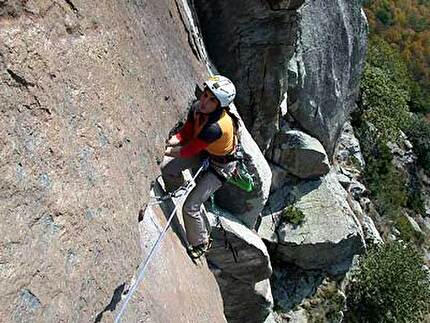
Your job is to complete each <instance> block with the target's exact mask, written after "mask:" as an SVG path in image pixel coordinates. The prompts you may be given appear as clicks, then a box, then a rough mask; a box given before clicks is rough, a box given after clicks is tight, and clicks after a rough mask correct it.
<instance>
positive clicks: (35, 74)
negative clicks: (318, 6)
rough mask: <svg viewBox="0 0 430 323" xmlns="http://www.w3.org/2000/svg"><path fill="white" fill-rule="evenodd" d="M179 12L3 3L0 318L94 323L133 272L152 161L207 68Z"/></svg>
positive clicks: (159, 4) (171, 4) (71, 0)
mask: <svg viewBox="0 0 430 323" xmlns="http://www.w3.org/2000/svg"><path fill="white" fill-rule="evenodd" d="M181 14H182V9H181V2H179V1H178V2H175V1H168V0H161V1H155V2H154V1H128V2H121V1H102V2H100V1H80V0H61V1H60V0H54V1H45V0H28V1H17V0H16V1H14V0H6V1H1V2H0V156H1V158H0V174H1V179H0V217H1V219H0V235H1V236H2V239H1V242H0V288H1V290H2V294H3V296H2V302H1V303H0V317H1V319H0V320H1V321H5V322H30V321H33V322H36V321H37V322H42V321H44V322H58V321H60V320H64V321H67V322H89V321H94V320H95V318H96V315H97V313H100V312H101V311H102V310H103V309H104V308H105V307H106V306H107V305H108V304H109V302H110V300H111V299H117V301H118V295H117V294H118V291H119V293H121V290H123V289H124V286H125V285H126V284H127V283H129V281H130V279H131V278H132V276H133V274H134V272H135V269H136V267H137V265H138V263H139V262H140V248H139V236H138V230H137V215H138V211H139V209H140V208H141V207H142V205H143V204H144V203H145V202H146V201H147V199H148V198H147V192H148V188H149V183H150V181H151V180H153V179H154V177H155V176H156V175H157V174H158V172H159V171H158V166H157V164H156V158H157V157H158V158H159V157H161V155H162V152H163V146H164V140H165V137H166V135H167V132H168V130H169V129H170V127H171V126H173V125H174V123H175V121H176V120H177V117H178V115H179V114H180V113H183V112H185V111H186V109H187V103H188V101H189V100H190V99H191V98H192V97H193V94H194V88H195V83H196V82H201V81H203V79H204V78H205V74H206V69H205V66H204V64H202V63H201V62H199V61H198V60H197V58H196V56H195V54H194V52H193V50H192V49H191V48H190V45H189V43H188V42H189V31H188V30H187V29H186V26H185V25H184V23H183V17H182V16H181ZM114 295H116V296H115V297H116V298H115V297H113V296H114Z"/></svg>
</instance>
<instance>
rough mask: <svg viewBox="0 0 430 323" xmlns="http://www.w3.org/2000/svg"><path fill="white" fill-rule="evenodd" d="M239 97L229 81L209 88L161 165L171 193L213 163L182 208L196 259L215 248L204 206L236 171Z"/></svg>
mask: <svg viewBox="0 0 430 323" xmlns="http://www.w3.org/2000/svg"><path fill="white" fill-rule="evenodd" d="M235 95H236V88H235V86H234V85H233V83H232V82H231V81H230V80H229V79H228V78H226V77H224V76H221V75H215V76H212V77H210V78H209V79H208V80H207V81H206V82H205V83H204V91H203V93H202V95H201V96H200V100H198V101H196V102H195V103H194V104H193V105H192V106H191V109H190V111H189V113H188V117H187V120H186V122H185V124H184V126H183V127H182V129H181V130H180V131H179V132H178V133H176V134H175V135H173V136H172V137H171V138H169V140H168V141H167V147H166V150H165V153H164V155H165V156H164V159H163V162H162V164H161V174H162V178H163V180H164V183H165V187H166V191H168V192H172V191H174V190H175V189H177V188H178V187H180V186H181V185H182V184H183V182H184V178H183V176H182V171H183V170H185V169H191V168H196V167H199V166H200V164H201V163H202V160H203V159H205V158H209V163H210V164H209V168H208V170H207V171H205V172H204V173H203V174H202V175H201V176H200V177H199V178H197V180H196V186H195V187H194V188H193V189H192V191H191V192H190V193H189V195H188V197H187V198H186V200H185V202H184V205H183V208H182V214H183V217H184V224H185V230H186V235H187V240H188V242H189V244H190V247H189V255H190V256H191V258H193V259H196V258H199V257H201V256H202V255H204V254H205V252H206V251H207V249H208V247H209V235H208V231H207V228H206V224H205V219H204V215H203V214H202V212H201V207H202V204H203V203H204V202H205V201H207V200H208V199H209V197H210V196H211V194H212V193H214V192H215V191H216V190H218V189H219V188H220V187H221V186H222V184H223V183H224V182H225V181H226V180H227V179H228V178H229V177H230V176H231V175H232V173H233V172H234V171H235V168H236V160H235V158H234V152H235V149H236V144H237V138H236V130H235V129H236V127H237V123H238V120H237V117H236V116H234V115H233V114H232V113H230V111H229V105H230V103H231V102H232V101H233V99H234V97H235Z"/></svg>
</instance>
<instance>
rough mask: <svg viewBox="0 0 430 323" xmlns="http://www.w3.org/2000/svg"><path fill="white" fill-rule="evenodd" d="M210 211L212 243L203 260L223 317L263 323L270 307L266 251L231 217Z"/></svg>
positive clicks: (257, 240)
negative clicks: (216, 286) (218, 293)
mask: <svg viewBox="0 0 430 323" xmlns="http://www.w3.org/2000/svg"><path fill="white" fill-rule="evenodd" d="M214 212H216V213H212V212H210V213H208V217H209V219H210V223H211V226H212V233H211V236H212V238H213V239H214V241H213V243H212V248H211V249H209V252H208V254H207V259H208V263H209V264H210V266H212V267H213V268H214V269H213V270H214V274H215V277H216V279H217V282H218V284H219V286H220V290H221V294H222V297H223V300H224V313H225V316H226V318H227V320H228V322H263V321H264V319H265V318H266V317H267V316H268V315H269V313H270V312H271V309H272V307H273V298H272V291H271V288H270V282H269V277H270V275H271V274H272V266H271V263H270V257H269V253H268V251H267V248H266V246H265V244H264V243H263V241H262V240H261V238H260V237H259V236H258V235H257V234H256V233H255V232H254V231H251V230H250V229H248V228H247V227H246V226H244V225H243V224H242V223H240V221H238V220H237V219H235V217H233V216H231V215H229V214H228V213H227V212H222V211H221V214H219V213H220V212H219V211H214ZM214 214H218V217H216V216H215V215H214Z"/></svg>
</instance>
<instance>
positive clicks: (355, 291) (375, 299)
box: [347, 242, 430, 323]
mask: <svg viewBox="0 0 430 323" xmlns="http://www.w3.org/2000/svg"><path fill="white" fill-rule="evenodd" d="M363 257H364V258H362V260H361V264H360V268H359V270H358V271H357V272H356V273H355V274H354V276H353V280H352V283H351V285H350V287H349V290H348V298H347V305H348V313H347V318H348V320H347V321H348V322H350V321H351V322H375V323H376V322H377V323H380V322H420V321H421V320H422V318H423V316H424V315H425V314H426V313H428V312H429V311H430V281H429V277H428V275H427V272H426V271H425V270H424V269H423V265H424V263H423V260H422V257H421V255H420V254H419V252H418V251H417V250H416V249H415V248H414V247H412V246H410V245H404V244H403V243H400V242H392V243H390V244H386V245H384V246H381V247H374V248H373V249H371V250H369V251H368V253H367V255H365V256H363Z"/></svg>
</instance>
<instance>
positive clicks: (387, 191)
mask: <svg viewBox="0 0 430 323" xmlns="http://www.w3.org/2000/svg"><path fill="white" fill-rule="evenodd" d="M353 124H354V127H355V130H356V134H357V136H358V139H359V140H360V142H361V143H365V144H362V145H361V147H362V153H363V157H364V159H365V161H366V168H365V169H364V174H363V175H364V181H365V183H366V186H367V188H368V189H369V191H370V194H371V196H372V199H373V201H374V203H375V205H376V207H377V210H378V212H379V213H380V214H381V215H383V216H386V217H389V218H391V219H392V220H395V219H396V218H397V217H398V216H399V215H400V214H401V213H402V208H404V207H405V206H406V204H407V202H408V190H407V186H406V178H405V176H404V174H402V173H401V172H399V171H398V170H397V169H396V168H395V166H394V165H393V162H392V159H393V156H392V155H391V152H390V149H389V148H388V147H387V145H386V142H385V141H384V140H383V139H382V138H378V137H377V135H376V134H375V132H377V130H376V129H372V128H371V127H370V126H369V124H368V123H366V122H363V120H362V118H360V116H358V117H357V116H356V119H354V120H353Z"/></svg>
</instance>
